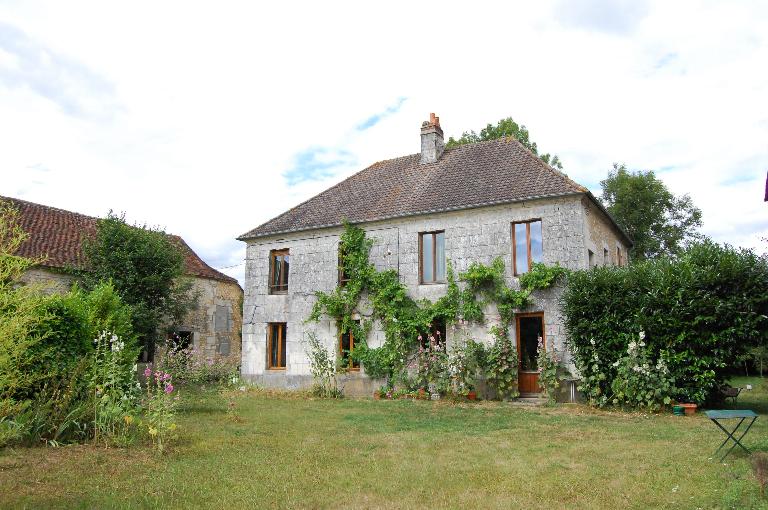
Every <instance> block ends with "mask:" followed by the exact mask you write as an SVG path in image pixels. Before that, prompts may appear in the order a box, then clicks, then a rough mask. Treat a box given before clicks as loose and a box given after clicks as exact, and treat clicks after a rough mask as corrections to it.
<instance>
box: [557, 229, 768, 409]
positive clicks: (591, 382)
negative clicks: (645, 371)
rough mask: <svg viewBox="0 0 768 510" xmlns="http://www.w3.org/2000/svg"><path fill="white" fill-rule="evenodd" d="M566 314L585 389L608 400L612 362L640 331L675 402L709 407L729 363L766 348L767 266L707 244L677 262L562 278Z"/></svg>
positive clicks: (749, 254) (595, 399)
mask: <svg viewBox="0 0 768 510" xmlns="http://www.w3.org/2000/svg"><path fill="white" fill-rule="evenodd" d="M562 300H563V302H562V305H563V311H564V316H565V326H566V328H567V331H568V336H569V347H570V350H571V352H572V354H573V356H574V362H575V364H576V366H577V368H578V369H579V371H580V373H581V376H582V378H583V383H582V389H583V390H584V391H585V393H586V394H587V396H588V398H589V399H590V401H591V402H592V403H594V404H597V405H605V404H610V403H611V402H612V391H611V384H612V381H613V379H614V378H615V377H616V372H617V367H616V366H615V364H616V362H617V361H618V360H619V359H620V358H621V357H622V356H624V355H626V352H627V346H628V345H629V342H631V341H633V339H634V340H637V338H638V335H639V333H640V332H641V331H644V332H645V342H646V343H647V345H648V350H649V353H650V355H651V358H652V360H654V361H656V360H658V358H659V356H660V355H662V354H664V355H665V356H666V357H667V359H668V361H669V369H670V371H671V374H672V376H673V377H674V379H675V386H676V387H677V391H676V397H677V399H678V400H680V401H691V402H696V403H699V404H701V403H703V402H705V401H715V400H717V399H718V397H719V394H720V392H719V390H720V388H721V386H722V385H723V384H724V381H725V377H726V371H727V368H728V366H729V365H731V364H732V363H733V362H734V361H735V360H736V357H737V356H738V355H739V354H741V353H743V352H744V351H745V350H747V349H749V348H750V347H753V346H758V345H766V343H767V342H766V340H768V258H766V257H765V256H758V255H756V254H755V253H754V252H753V251H751V250H745V249H734V248H732V247H730V246H727V245H726V246H721V245H718V244H715V243H712V242H710V241H706V242H703V243H698V244H695V245H692V246H690V247H689V248H688V249H686V250H685V251H684V252H683V253H682V254H681V255H680V256H678V257H676V258H674V259H658V260H652V261H646V262H642V263H637V264H633V265H630V266H629V267H622V268H615V267H599V268H594V269H592V270H590V271H577V272H574V273H572V274H571V275H570V276H569V278H568V284H567V287H566V290H565V292H564V295H563V298H562Z"/></svg>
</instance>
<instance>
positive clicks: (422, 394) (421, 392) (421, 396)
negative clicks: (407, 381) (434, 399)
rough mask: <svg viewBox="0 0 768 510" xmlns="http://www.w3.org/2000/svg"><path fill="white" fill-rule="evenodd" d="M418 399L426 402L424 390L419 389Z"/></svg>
mask: <svg viewBox="0 0 768 510" xmlns="http://www.w3.org/2000/svg"><path fill="white" fill-rule="evenodd" d="M418 398H419V399H420V400H426V398H427V392H426V391H425V390H424V388H419V395H418Z"/></svg>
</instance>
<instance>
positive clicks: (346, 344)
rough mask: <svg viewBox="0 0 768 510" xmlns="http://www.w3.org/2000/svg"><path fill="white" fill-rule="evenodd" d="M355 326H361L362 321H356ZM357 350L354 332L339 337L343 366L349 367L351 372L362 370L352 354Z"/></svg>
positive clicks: (350, 331)
mask: <svg viewBox="0 0 768 510" xmlns="http://www.w3.org/2000/svg"><path fill="white" fill-rule="evenodd" d="M355 324H357V325H360V321H355ZM354 350H355V334H354V333H353V332H352V330H349V331H347V332H346V333H342V334H341V336H340V337H339V355H340V356H341V364H342V365H343V366H347V367H349V369H350V370H360V362H359V361H354V360H353V359H352V356H350V354H351V353H352V351H354Z"/></svg>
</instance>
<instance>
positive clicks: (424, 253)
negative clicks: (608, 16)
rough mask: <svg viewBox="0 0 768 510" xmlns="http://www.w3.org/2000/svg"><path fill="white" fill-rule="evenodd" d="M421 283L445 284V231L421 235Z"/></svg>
mask: <svg viewBox="0 0 768 510" xmlns="http://www.w3.org/2000/svg"><path fill="white" fill-rule="evenodd" d="M419 276H420V278H419V281H420V282H421V283H444V282H445V231H442V230H441V231H439V232H424V233H421V234H419Z"/></svg>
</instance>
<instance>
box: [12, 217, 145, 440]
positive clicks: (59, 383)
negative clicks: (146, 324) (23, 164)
mask: <svg viewBox="0 0 768 510" xmlns="http://www.w3.org/2000/svg"><path fill="white" fill-rule="evenodd" d="M25 238H26V234H25V233H24V232H23V231H22V230H21V229H20V228H19V226H18V212H17V211H16V210H15V209H13V208H12V207H10V206H8V205H5V204H2V203H0V446H4V445H5V444H9V443H25V444H38V443H40V442H44V443H47V444H54V445H55V444H58V443H60V442H66V441H78V440H86V439H94V440H97V441H100V442H105V443H111V444H120V445H124V444H127V443H129V442H131V441H133V440H134V439H135V438H136V434H137V432H138V428H137V425H138V423H139V422H138V421H137V420H135V418H134V417H135V416H136V415H137V414H138V413H140V412H141V411H142V409H141V407H140V403H139V388H138V381H137V379H136V364H135V361H136V358H137V355H138V346H137V335H136V334H135V333H134V329H133V314H132V312H133V309H132V308H131V307H129V306H128V305H127V304H125V303H124V302H123V300H122V299H121V297H120V295H119V294H118V292H117V290H116V288H115V286H114V285H113V284H112V282H111V281H102V282H99V283H97V284H94V285H93V286H92V287H91V288H90V290H89V291H88V292H85V291H83V290H81V289H79V288H78V287H76V286H75V287H74V288H73V289H72V290H71V291H70V292H69V293H67V294H64V295H54V296H46V295H44V294H42V293H40V292H38V291H37V290H38V289H36V288H34V287H28V286H24V285H22V284H21V283H20V281H19V277H20V276H21V275H22V273H23V272H24V271H25V270H26V269H28V268H29V267H31V266H32V265H34V264H35V263H38V262H39V261H35V260H28V259H24V258H21V257H17V256H15V255H14V253H15V250H16V249H17V248H18V247H19V245H20V244H21V242H23V240H24V239H25Z"/></svg>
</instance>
